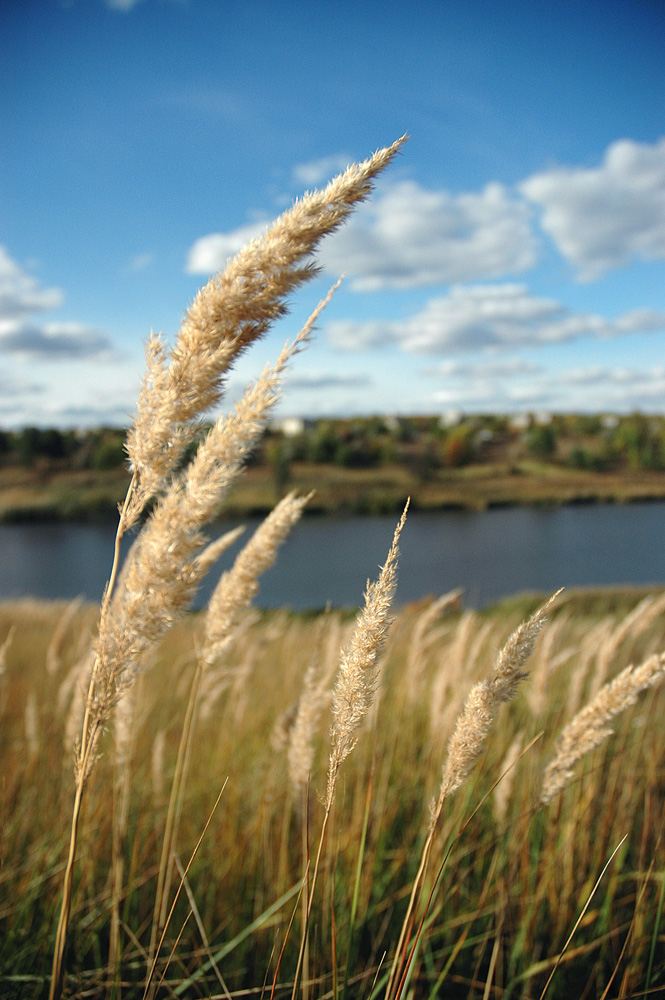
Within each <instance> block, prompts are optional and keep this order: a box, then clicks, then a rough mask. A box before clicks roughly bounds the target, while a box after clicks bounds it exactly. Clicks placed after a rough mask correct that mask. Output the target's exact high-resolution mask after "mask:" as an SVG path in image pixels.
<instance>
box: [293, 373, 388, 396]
mask: <svg viewBox="0 0 665 1000" xmlns="http://www.w3.org/2000/svg"><path fill="white" fill-rule="evenodd" d="M284 383H285V387H286V390H287V392H291V391H292V390H293V391H296V392H299V391H303V390H304V391H306V392H307V391H311V390H314V389H317V390H319V389H357V388H361V387H363V386H367V385H370V384H371V380H370V379H369V378H368V376H367V375H361V374H355V375H344V374H342V375H336V374H335V373H334V372H300V373H299V374H298V375H289V374H287V375H286V376H285V379H284Z"/></svg>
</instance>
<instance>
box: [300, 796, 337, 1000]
mask: <svg viewBox="0 0 665 1000" xmlns="http://www.w3.org/2000/svg"><path fill="white" fill-rule="evenodd" d="M331 808H332V802H329V804H328V807H327V809H326V811H325V815H324V817H323V824H322V826H321V837H320V839H319V847H318V850H317V852H316V861H315V863H314V871H313V872H312V881H311V884H310V890H309V898H308V900H307V913H306V919H305V926H304V928H303V932H302V937H301V939H300V951H299V953H298V964H297V966H296V974H295V976H294V979H293V991H292V993H291V1000H296V996H297V994H298V988H299V986H300V978H301V975H302V968H303V961H304V958H305V949H306V947H307V940H308V938H309V918H310V916H311V914H312V903H313V902H314V890H315V888H316V879H317V877H318V874H319V866H320V864H321V855H322V854H323V844H324V841H325V839H326V829H327V827H328V819H329V817H330V811H331Z"/></svg>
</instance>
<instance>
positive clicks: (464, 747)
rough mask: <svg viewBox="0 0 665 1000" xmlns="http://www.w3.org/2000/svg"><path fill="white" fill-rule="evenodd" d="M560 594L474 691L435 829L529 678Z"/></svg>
mask: <svg viewBox="0 0 665 1000" xmlns="http://www.w3.org/2000/svg"><path fill="white" fill-rule="evenodd" d="M560 593H561V591H560V590H558V591H557V592H556V594H553V595H552V597H550V599H549V601H547V602H546V603H545V604H543V605H542V607H540V608H538V610H537V611H536V612H535V613H534V614H533V615H532V616H531V618H529V619H528V621H526V622H523V623H522V624H521V625H520V626H519V628H517V629H516V630H515V631H514V632H513V634H512V635H511V636H510V638H509V639H508V642H507V643H506V644H505V646H504V647H503V649H502V650H501V652H500V653H499V656H498V658H497V661H496V665H495V667H494V671H493V673H492V676H491V677H490V678H488V679H487V680H483V681H479V682H478V683H477V684H474V686H473V687H472V688H471V691H470V692H469V695H468V698H467V701H466V704H465V706H464V708H463V709H462V712H461V714H460V716H459V718H458V719H457V723H456V725H455V729H454V731H453V734H452V736H451V737H450V741H449V743H448V756H447V760H446V763H445V764H444V766H443V772H442V775H441V785H440V788H439V795H438V798H437V800H436V802H435V803H434V804H433V806H432V811H431V819H430V826H431V828H433V827H434V825H435V824H436V822H437V820H438V818H439V816H440V815H441V809H442V807H443V802H444V800H445V799H446V798H447V797H448V796H449V795H452V793H453V792H455V791H457V789H458V788H459V787H460V786H461V785H462V784H463V783H464V782H465V781H466V779H467V778H468V776H469V775H470V774H471V771H472V769H473V766H474V764H475V762H476V760H477V759H478V757H479V756H480V754H481V753H482V751H483V747H484V745H485V740H486V738H487V734H488V732H489V730H490V726H491V725H492V723H493V722H494V719H495V717H496V714H497V712H498V710H499V708H500V707H501V705H502V704H503V703H504V702H506V701H510V700H511V699H512V698H514V697H515V694H516V692H517V687H518V685H519V683H520V681H522V680H524V678H525V677H526V676H527V674H526V673H525V672H524V671H523V670H522V667H523V666H524V664H525V663H526V661H527V660H528V658H529V656H530V655H531V651H532V650H533V646H534V643H535V641H536V638H537V636H538V634H539V632H540V630H541V629H542V627H543V625H544V624H545V621H546V614H547V612H548V611H549V609H550V608H551V606H552V604H553V602H554V601H555V600H556V598H557V597H558V596H559V594H560Z"/></svg>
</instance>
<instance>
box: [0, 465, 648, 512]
mask: <svg viewBox="0 0 665 1000" xmlns="http://www.w3.org/2000/svg"><path fill="white" fill-rule="evenodd" d="M128 482H129V478H128V475H127V473H126V472H125V471H124V469H113V470H109V471H94V470H84V471H44V470H39V469H22V468H5V469H0V523H6V524H7V523H21V522H34V521H44V522H47V521H64V522H66V521H90V520H99V519H112V518H115V516H116V511H117V507H118V504H119V503H120V502H121V501H122V499H123V497H124V495H125V491H126V489H127V484H128ZM287 489H293V490H296V491H298V492H304V493H307V492H310V491H311V490H314V496H313V498H312V500H311V502H310V504H309V513H310V514H312V513H314V514H387V513H392V512H394V511H397V510H400V509H401V508H402V506H403V504H404V499H405V497H407V496H410V497H411V498H412V499H411V503H412V509H417V510H423V511H439V510H486V509H488V508H491V507H499V506H517V505H555V506H561V505H565V504H579V503H629V502H632V501H637V500H663V499H665V472H659V471H646V470H640V471H636V472H632V471H627V470H616V471H611V472H592V471H589V470H578V469H571V468H569V467H566V466H559V465H554V464H552V463H540V462H536V461H524V462H520V463H517V464H508V463H483V464H475V465H470V466H467V467H466V468H462V469H445V470H441V471H438V472H437V473H436V474H435V475H432V476H431V477H430V478H428V479H426V480H422V479H418V478H417V477H416V476H414V475H413V474H412V473H410V472H409V470H408V469H406V468H405V467H404V466H401V465H386V466H382V467H381V468H379V469H346V468H341V467H339V466H336V465H323V464H320V463H316V464H315V463H308V462H294V463H292V464H291V466H290V470H289V477H288V479H287V480H286V481H282V482H280V483H279V484H277V483H276V481H275V477H274V474H273V473H272V471H271V470H270V469H269V468H267V467H266V466H255V467H250V468H249V469H247V470H246V472H245V474H244V476H242V477H241V479H240V480H239V482H238V483H237V485H236V487H235V488H234V490H233V492H232V493H231V494H230V495H229V498H228V501H227V503H226V505H225V507H224V509H223V510H222V511H221V512H220V514H221V516H223V517H248V516H251V515H257V514H263V513H265V512H267V511H269V510H270V509H271V508H272V507H273V505H274V504H275V502H276V501H277V500H278V499H279V497H280V496H282V495H283V493H284V492H285V490H287Z"/></svg>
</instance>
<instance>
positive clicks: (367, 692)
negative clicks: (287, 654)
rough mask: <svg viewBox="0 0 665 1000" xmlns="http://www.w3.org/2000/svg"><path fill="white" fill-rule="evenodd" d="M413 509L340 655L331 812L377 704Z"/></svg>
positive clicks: (328, 795)
mask: <svg viewBox="0 0 665 1000" xmlns="http://www.w3.org/2000/svg"><path fill="white" fill-rule="evenodd" d="M408 509H409V504H408V501H407V503H406V506H405V508H404V511H403V513H402V516H401V518H400V520H399V523H398V525H397V527H396V528H395V534H394V536H393V541H392V545H391V547H390V551H389V552H388V558H387V559H386V561H385V563H384V565H383V567H382V569H381V572H380V574H379V577H378V579H377V580H375V581H374V582H373V583H370V582H369V581H368V583H367V589H366V591H365V604H364V607H363V609H362V611H361V612H360V614H359V615H358V619H357V622H356V627H355V631H354V633H353V637H352V639H351V643H350V645H349V646H348V648H346V649H345V650H343V652H342V655H341V660H340V665H339V672H338V675H337V681H336V683H335V687H334V689H333V696H332V729H331V736H330V743H331V747H330V759H329V762H328V781H327V789H326V810H330V807H331V805H332V802H333V798H334V795H335V784H336V781H337V774H338V771H339V769H340V766H341V764H342V762H343V761H344V760H346V758H347V757H348V756H349V754H350V753H351V751H352V750H353V748H354V746H355V745H356V742H357V740H358V731H359V729H360V724H361V723H362V721H363V719H364V718H365V716H366V715H367V713H368V711H369V709H370V706H371V704H372V697H373V694H374V689H375V685H376V672H375V670H374V666H375V664H376V661H377V657H378V656H379V653H380V652H381V649H382V647H383V644H384V642H385V640H386V636H387V635H388V630H389V628H390V625H391V623H392V618H391V615H390V608H391V604H392V599H393V595H394V593H395V585H396V574H397V556H398V552H399V547H398V542H399V536H400V534H401V532H402V528H403V527H404V523H405V521H406V513H407V510H408Z"/></svg>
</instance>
